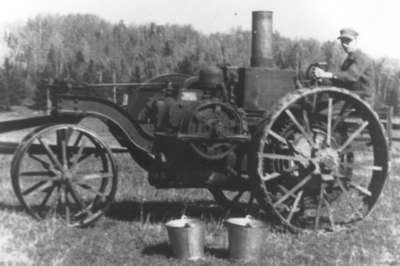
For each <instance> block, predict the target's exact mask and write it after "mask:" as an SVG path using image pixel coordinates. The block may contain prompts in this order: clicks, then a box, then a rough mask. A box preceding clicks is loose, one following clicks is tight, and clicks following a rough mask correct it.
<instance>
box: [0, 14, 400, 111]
mask: <svg viewBox="0 0 400 266" xmlns="http://www.w3.org/2000/svg"><path fill="white" fill-rule="evenodd" d="M273 38H274V44H273V57H274V61H275V64H276V66H277V67H279V68H282V69H295V70H297V71H299V72H301V71H304V70H305V68H306V67H307V66H308V65H309V64H311V63H313V62H320V61H324V62H327V65H328V68H329V69H335V68H338V67H339V66H340V64H341V62H342V61H343V59H344V56H345V55H344V54H343V52H342V51H341V48H340V46H339V44H338V43H337V42H335V41H326V42H323V43H321V42H319V41H317V40H315V39H290V38H287V37H284V36H282V35H281V34H280V33H279V32H274V34H273ZM4 41H5V42H6V44H7V46H8V48H9V54H8V56H7V57H6V59H5V60H4V63H3V66H2V67H1V68H0V96H4V97H0V99H1V100H0V105H1V106H3V107H5V106H7V105H10V104H21V103H22V102H23V101H25V102H26V101H27V102H31V103H33V104H34V105H36V106H38V107H43V106H44V105H43V99H44V97H43V91H41V90H40V88H39V86H38V84H40V82H42V81H44V80H50V79H62V80H71V81H75V82H87V83H101V82H113V81H114V80H116V81H117V82H143V81H145V80H147V79H150V78H151V77H154V76H156V75H159V74H164V73H170V72H178V73H186V74H190V75H194V74H196V73H197V71H198V70H199V68H200V67H201V66H203V65H211V64H214V65H215V64H217V65H237V66H248V65H249V62H250V45H251V43H250V42H251V33H250V31H246V30H242V29H240V28H237V29H232V30H231V31H230V32H229V33H214V34H203V33H200V32H198V31H196V30H195V29H194V28H193V27H192V26H190V25H173V24H167V25H158V24H155V23H149V24H145V25H134V24H131V25H126V24H125V23H124V22H123V21H120V22H119V23H114V24H113V23H110V22H107V21H105V20H104V19H102V18H100V17H98V16H95V15H89V14H86V15H80V14H74V15H38V16H36V17H34V18H31V19H29V20H28V21H27V22H26V23H24V24H23V25H18V26H17V25H15V26H13V27H12V28H10V31H9V33H8V34H7V35H5V36H4ZM374 72H375V87H376V90H377V94H378V96H379V99H378V100H379V101H381V102H384V103H386V104H389V105H392V106H394V107H395V108H396V110H397V109H398V99H397V98H398V90H399V81H398V79H399V73H400V68H399V66H398V65H397V61H396V60H394V59H389V58H380V59H376V60H374ZM103 93H106V92H103ZM6 96H7V97H6Z"/></svg>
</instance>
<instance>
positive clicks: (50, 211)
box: [11, 125, 117, 226]
mask: <svg viewBox="0 0 400 266" xmlns="http://www.w3.org/2000/svg"><path fill="white" fill-rule="evenodd" d="M33 177H34V178H33ZM11 178H12V185H13V188H14V192H15V194H16V196H17V198H18V200H19V201H20V203H21V204H22V205H23V206H24V208H25V209H26V210H27V212H28V213H29V214H31V215H32V216H33V217H35V218H36V219H43V218H46V217H49V216H56V217H57V218H61V220H63V221H64V222H65V223H66V224H67V225H68V226H86V225H89V224H90V223H92V222H94V221H95V220H97V219H98V218H99V217H100V216H101V215H103V214H104V212H105V211H106V210H107V208H108V207H109V206H110V204H111V202H112V200H113V198H114V196H115V192H116V187H117V167H116V164H115V160H114V158H113V156H112V153H111V151H110V150H109V148H108V147H107V146H106V144H104V143H103V142H102V141H101V140H100V139H98V138H97V137H96V136H95V134H94V133H92V132H90V131H89V130H87V129H85V128H82V127H78V126H75V125H55V126H49V127H45V128H41V129H39V130H36V131H34V132H33V133H32V134H29V135H28V136H27V137H26V138H25V139H24V140H23V142H22V143H21V145H20V146H19V147H18V148H17V151H16V154H15V156H14V158H13V161H12V167H11ZM85 192H86V193H85ZM89 194H91V195H89Z"/></svg>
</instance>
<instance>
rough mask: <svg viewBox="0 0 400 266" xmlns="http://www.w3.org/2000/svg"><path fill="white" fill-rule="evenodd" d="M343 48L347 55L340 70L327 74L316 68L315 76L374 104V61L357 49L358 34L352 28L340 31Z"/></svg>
mask: <svg viewBox="0 0 400 266" xmlns="http://www.w3.org/2000/svg"><path fill="white" fill-rule="evenodd" d="M338 39H339V40H340V43H341V45H342V48H343V50H344V52H345V53H347V58H346V59H345V60H344V62H343V64H342V66H341V67H340V70H339V71H337V72H336V73H332V72H326V71H324V70H322V69H321V68H318V67H316V68H315V70H314V71H315V72H314V74H315V76H316V77H318V78H325V79H329V80H330V81H331V83H332V85H333V86H337V87H343V88H346V89H348V90H352V91H355V92H356V93H358V94H359V95H360V96H361V97H362V98H363V99H365V100H366V101H368V102H369V103H370V104H373V99H374V91H375V90H374V88H373V82H374V79H373V69H372V61H371V60H370V59H369V58H368V57H367V56H366V55H365V54H364V53H363V52H362V51H361V50H359V49H358V48H357V39H358V33H357V32H356V31H355V30H353V29H351V28H344V29H342V30H340V36H339V37H338Z"/></svg>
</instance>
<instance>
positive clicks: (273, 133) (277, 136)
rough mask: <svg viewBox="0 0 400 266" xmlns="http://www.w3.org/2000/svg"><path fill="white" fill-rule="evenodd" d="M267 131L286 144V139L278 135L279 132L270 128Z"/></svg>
mask: <svg viewBox="0 0 400 266" xmlns="http://www.w3.org/2000/svg"><path fill="white" fill-rule="evenodd" d="M268 133H269V135H271V136H272V137H274V138H275V139H276V140H278V141H280V142H282V143H283V144H285V145H288V143H287V141H286V139H285V138H283V137H281V136H279V134H278V133H276V132H275V131H273V130H270V131H269V132H268Z"/></svg>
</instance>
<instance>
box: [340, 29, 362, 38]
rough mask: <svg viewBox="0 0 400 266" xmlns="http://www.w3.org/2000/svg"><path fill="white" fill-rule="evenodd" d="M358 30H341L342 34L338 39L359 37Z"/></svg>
mask: <svg viewBox="0 0 400 266" xmlns="http://www.w3.org/2000/svg"><path fill="white" fill-rule="evenodd" d="M357 37H358V32H357V31H355V30H354V29H352V28H344V29H341V30H340V36H339V37H338V39H342V38H347V39H352V40H354V39H357Z"/></svg>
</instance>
